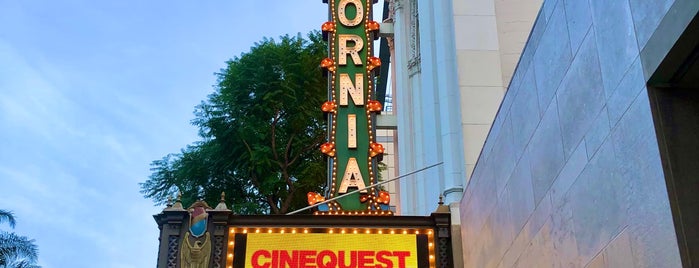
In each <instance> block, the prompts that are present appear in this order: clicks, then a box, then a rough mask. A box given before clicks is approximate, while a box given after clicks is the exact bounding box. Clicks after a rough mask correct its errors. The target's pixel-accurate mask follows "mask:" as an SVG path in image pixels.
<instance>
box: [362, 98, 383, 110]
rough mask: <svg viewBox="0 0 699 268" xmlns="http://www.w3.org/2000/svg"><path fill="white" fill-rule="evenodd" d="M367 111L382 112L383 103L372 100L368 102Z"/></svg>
mask: <svg viewBox="0 0 699 268" xmlns="http://www.w3.org/2000/svg"><path fill="white" fill-rule="evenodd" d="M366 107H367V109H369V112H380V111H381V110H382V109H383V108H382V106H381V102H379V101H377V100H370V101H369V102H367V105H366Z"/></svg>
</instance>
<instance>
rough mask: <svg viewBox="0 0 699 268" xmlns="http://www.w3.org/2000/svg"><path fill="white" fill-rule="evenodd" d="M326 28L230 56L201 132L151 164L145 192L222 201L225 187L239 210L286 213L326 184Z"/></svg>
mask: <svg viewBox="0 0 699 268" xmlns="http://www.w3.org/2000/svg"><path fill="white" fill-rule="evenodd" d="M326 55H327V46H326V44H325V43H324V42H323V40H322V37H321V35H320V33H318V32H312V33H310V34H309V35H308V39H304V38H303V37H302V36H300V35H297V36H295V37H292V36H288V35H287V36H282V37H280V40H279V41H275V40H273V39H269V38H264V39H263V40H262V41H261V42H258V43H255V45H254V46H253V47H252V48H251V50H250V52H248V53H243V54H242V55H241V56H239V57H235V58H234V59H232V60H229V61H228V62H227V68H226V69H223V70H221V72H220V73H218V74H217V76H218V81H217V85H216V86H215V92H214V93H213V94H211V95H209V97H208V99H207V100H205V101H203V102H202V103H201V104H200V105H198V106H197V107H196V109H195V119H194V120H193V121H192V123H193V124H194V125H196V126H198V127H199V135H200V137H201V138H202V140H200V141H197V142H195V143H194V144H192V145H189V146H187V147H186V148H184V149H182V150H181V152H180V153H177V154H169V155H167V156H165V157H164V158H162V159H161V160H156V161H153V162H152V164H151V167H152V169H151V170H152V174H151V175H150V177H149V178H148V180H147V181H146V182H144V183H142V184H141V193H143V194H144V196H145V197H147V198H151V199H153V200H154V201H155V203H156V204H163V203H164V202H165V201H166V200H167V198H168V196H172V195H176V194H177V192H178V191H181V192H182V196H183V202H184V203H191V202H193V201H194V200H195V199H197V198H203V199H204V200H207V201H208V202H209V203H211V202H214V204H215V202H217V201H218V199H219V194H220V193H221V192H222V191H225V192H226V193H227V198H228V200H230V201H232V203H233V210H234V211H236V212H237V213H240V214H260V213H273V214H283V213H286V212H289V211H291V210H292V209H295V208H300V207H303V206H305V205H306V193H307V192H309V191H317V192H321V191H322V185H323V184H324V183H325V179H326V170H325V169H326V165H325V163H324V159H323V156H322V154H321V153H320V152H319V151H317V148H318V147H319V145H320V144H321V143H322V142H323V141H324V140H325V121H324V118H323V117H324V115H323V113H322V112H321V111H320V105H321V104H322V103H323V102H324V101H325V100H326V98H327V79H326V78H324V77H323V76H322V72H321V69H320V67H319V62H320V60H321V59H322V58H323V57H325V56H326Z"/></svg>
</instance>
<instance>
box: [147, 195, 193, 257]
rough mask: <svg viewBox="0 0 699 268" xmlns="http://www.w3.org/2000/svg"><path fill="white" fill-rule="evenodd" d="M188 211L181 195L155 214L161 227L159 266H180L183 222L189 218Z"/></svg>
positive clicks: (159, 227)
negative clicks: (183, 205) (181, 199)
mask: <svg viewBox="0 0 699 268" xmlns="http://www.w3.org/2000/svg"><path fill="white" fill-rule="evenodd" d="M187 215H188V213H187V211H186V210H185V209H184V208H183V207H182V202H181V201H180V196H178V197H177V200H176V201H175V203H174V204H171V202H170V201H168V205H167V207H166V208H165V209H163V211H162V212H161V213H160V214H157V215H153V218H155V222H156V223H158V229H160V238H159V240H160V248H159V250H158V265H157V267H158V268H177V267H179V255H180V254H179V253H180V252H179V250H180V246H181V245H180V241H181V238H182V236H183V233H182V231H183V230H184V229H185V228H182V224H183V223H185V221H186V219H187Z"/></svg>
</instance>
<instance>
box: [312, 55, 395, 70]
mask: <svg viewBox="0 0 699 268" xmlns="http://www.w3.org/2000/svg"><path fill="white" fill-rule="evenodd" d="M368 62H369V65H368V66H367V69H368V70H369V71H371V70H374V69H376V67H380V66H381V59H379V58H377V57H369V59H368ZM321 66H322V65H321Z"/></svg>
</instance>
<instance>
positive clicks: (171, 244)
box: [167, 235, 180, 268]
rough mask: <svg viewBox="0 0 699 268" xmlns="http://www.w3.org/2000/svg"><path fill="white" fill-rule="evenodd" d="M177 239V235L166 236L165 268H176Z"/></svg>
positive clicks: (178, 237)
mask: <svg viewBox="0 0 699 268" xmlns="http://www.w3.org/2000/svg"><path fill="white" fill-rule="evenodd" d="M179 241H180V236H179V235H171V236H169V237H168V238H167V268H177V252H178V251H179Z"/></svg>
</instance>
